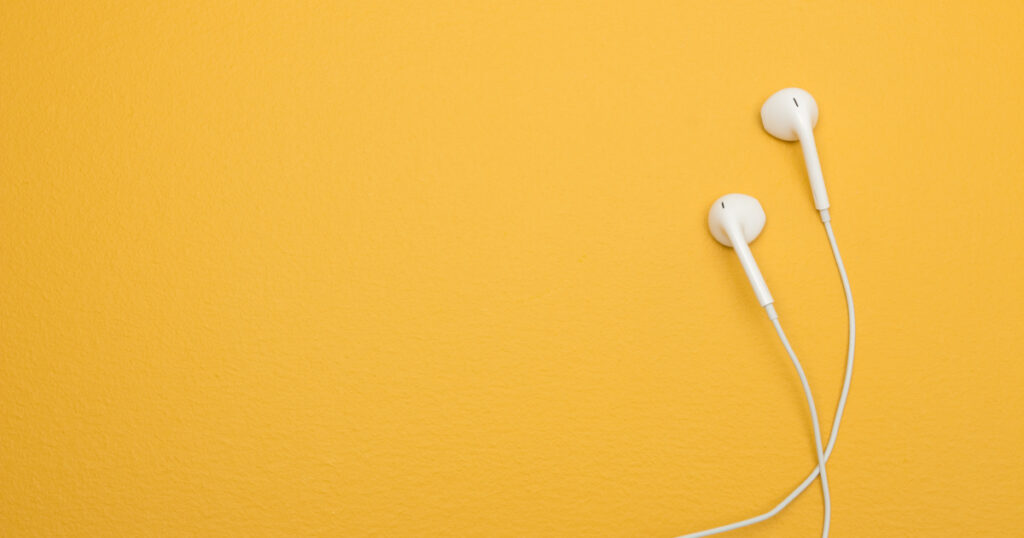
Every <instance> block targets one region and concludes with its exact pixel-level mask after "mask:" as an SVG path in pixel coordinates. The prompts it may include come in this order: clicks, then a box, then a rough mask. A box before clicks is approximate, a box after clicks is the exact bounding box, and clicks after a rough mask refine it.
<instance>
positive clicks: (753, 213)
mask: <svg viewBox="0 0 1024 538" xmlns="http://www.w3.org/2000/svg"><path fill="white" fill-rule="evenodd" d="M764 223H765V214H764V208H762V207H761V203H760V202H758V201H757V198H754V197H753V196H748V195H746V194H726V195H725V196H723V197H721V198H719V199H717V200H715V203H714V204H711V211H710V212H708V229H709V230H711V235H712V236H714V238H715V239H716V240H717V241H718V242H719V243H721V244H723V245H725V246H727V247H732V249H733V250H735V251H736V256H737V257H738V258H739V259H740V265H742V266H743V271H744V272H746V273H747V278H748V279H750V285H751V286H752V287H753V288H754V295H756V296H757V301H758V302H759V303H761V306H762V307H763V306H768V305H770V304H772V303H773V302H774V300H773V299H772V294H771V293H770V292H769V291H768V284H766V283H765V281H764V277H763V276H761V270H760V269H758V267H757V262H755V261H754V255H753V254H752V253H751V252H750V246H749V245H748V243H750V242H751V241H753V240H754V239H757V236H758V235H760V233H761V230H763V229H764Z"/></svg>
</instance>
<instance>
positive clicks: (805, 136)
mask: <svg viewBox="0 0 1024 538" xmlns="http://www.w3.org/2000/svg"><path fill="white" fill-rule="evenodd" d="M761 123H763V124H764V130H765V131H768V133H769V134H771V135H772V136H774V137H775V138H781V139H782V140H789V141H793V140H799V141H800V146H801V147H802V148H803V150H804V163H805V164H806V165H807V178H808V179H809V180H810V181H811V194H812V195H813V196H814V207H816V208H818V210H819V211H821V210H824V209H828V193H826V192H825V177H824V176H823V175H822V173H821V161H819V160H818V148H817V146H815V145H814V126H815V125H817V124H818V103H816V102H815V101H814V97H811V94H809V93H807V92H806V91H804V90H801V89H800V88H786V89H784V90H779V91H777V92H775V93H774V94H773V95H772V96H771V97H769V98H768V100H767V101H765V102H764V106H762V107H761Z"/></svg>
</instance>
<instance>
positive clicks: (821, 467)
mask: <svg viewBox="0 0 1024 538" xmlns="http://www.w3.org/2000/svg"><path fill="white" fill-rule="evenodd" d="M764 308H765V311H767V312H768V319H770V320H771V321H772V325H774V326H775V333H776V334H778V335H779V341H781V342H782V347H784V348H786V353H787V354H788V355H789V359H790V360H791V361H793V368H795V369H796V375H797V376H799V377H800V384H801V385H802V386H803V388H804V397H805V398H807V409H808V410H809V411H810V413H811V426H813V427H814V449H815V451H817V456H818V474H819V475H820V476H821V496H822V499H823V501H824V506H825V517H824V520H823V521H822V525H821V538H828V528H829V525H830V524H831V522H832V496H831V495H830V494H829V489H828V473H827V472H826V471H825V451H824V449H823V448H822V443H821V425H820V424H819V422H818V409H817V408H816V407H815V405H814V396H813V395H812V394H811V384H810V383H809V382H808V381H807V375H805V374H804V369H803V367H802V366H801V365H800V359H798V358H796V352H795V351H793V346H792V345H790V343H789V339H788V338H786V332H785V331H783V330H782V324H781V323H779V316H778V315H777V314H776V313H775V307H774V306H773V305H767V306H765V307H764Z"/></svg>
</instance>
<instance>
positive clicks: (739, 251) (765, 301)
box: [725, 219, 775, 307]
mask: <svg viewBox="0 0 1024 538" xmlns="http://www.w3.org/2000/svg"><path fill="white" fill-rule="evenodd" d="M725 233H727V234H729V241H730V242H731V243H732V249H733V250H734V251H736V256H737V257H738V258H739V259H740V265H742V266H743V271H744V272H745V273H747V279H748V280H750V285H751V287H753V288H754V295H756V296H757V301H758V302H759V303H761V306H762V307H764V306H768V305H770V304H772V303H774V302H775V300H774V299H772V294H771V292H769V291H768V284H766V283H765V281H764V277H763V276H761V269H759V268H758V267H757V262H756V261H754V255H753V254H752V253H751V252H750V245H748V244H747V240H746V238H744V237H743V230H741V229H740V225H739V223H738V222H736V221H735V220H731V219H730V220H728V221H727V222H726V224H725Z"/></svg>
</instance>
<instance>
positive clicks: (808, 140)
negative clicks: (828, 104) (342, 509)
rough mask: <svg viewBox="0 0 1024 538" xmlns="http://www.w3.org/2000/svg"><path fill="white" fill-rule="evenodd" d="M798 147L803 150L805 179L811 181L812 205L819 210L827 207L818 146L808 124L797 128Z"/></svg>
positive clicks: (826, 194)
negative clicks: (805, 166) (805, 169)
mask: <svg viewBox="0 0 1024 538" xmlns="http://www.w3.org/2000/svg"><path fill="white" fill-rule="evenodd" d="M797 136H798V137H799V138H800V148H801V149H803V150H804V163H805V164H806V165H807V179H808V180H809V181H810V182H811V195H812V196H814V207H815V208H817V209H818V211H821V210H822V209H828V193H827V192H825V175H824V174H822V173H821V161H820V160H819V159H818V147H817V146H816V145H815V144H814V129H812V128H811V126H810V125H805V124H803V122H801V125H800V126H799V127H798V128H797Z"/></svg>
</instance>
